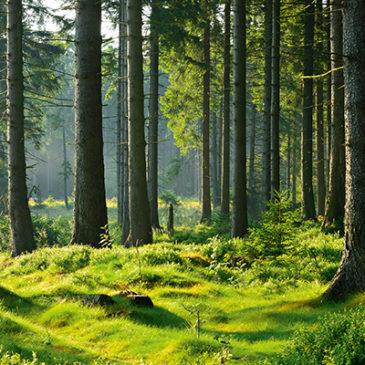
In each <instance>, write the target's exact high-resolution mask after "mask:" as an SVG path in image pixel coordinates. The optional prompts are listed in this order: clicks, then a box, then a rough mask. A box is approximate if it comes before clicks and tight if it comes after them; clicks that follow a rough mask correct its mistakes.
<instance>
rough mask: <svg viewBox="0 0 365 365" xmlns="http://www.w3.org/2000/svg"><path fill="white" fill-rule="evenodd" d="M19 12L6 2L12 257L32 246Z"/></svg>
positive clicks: (13, 1)
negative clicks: (26, 170)
mask: <svg viewBox="0 0 365 365" xmlns="http://www.w3.org/2000/svg"><path fill="white" fill-rule="evenodd" d="M22 40H23V12H22V1H21V0H8V2H7V59H6V60H7V117H8V118H7V119H8V121H7V122H8V140H7V142H8V199H9V201H8V204H9V205H8V209H9V218H10V240H11V244H12V256H18V255H20V254H22V253H23V252H31V251H33V250H34V249H35V248H36V245H35V242H34V238H33V225H32V220H31V217H30V211H29V206H28V194H27V185H26V172H25V169H26V167H25V148H24V96H23V93H24V84H23V47H22Z"/></svg>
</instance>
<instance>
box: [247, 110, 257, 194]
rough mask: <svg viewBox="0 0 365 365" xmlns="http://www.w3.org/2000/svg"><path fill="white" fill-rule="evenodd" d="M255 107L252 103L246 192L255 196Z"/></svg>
mask: <svg viewBox="0 0 365 365" xmlns="http://www.w3.org/2000/svg"><path fill="white" fill-rule="evenodd" d="M256 116H257V110H256V105H255V104H254V103H252V109H251V134H250V160H249V167H248V190H249V192H250V194H251V195H253V194H255V147H256Z"/></svg>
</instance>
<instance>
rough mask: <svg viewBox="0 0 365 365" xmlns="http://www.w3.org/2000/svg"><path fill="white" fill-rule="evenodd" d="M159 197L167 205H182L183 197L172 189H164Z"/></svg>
mask: <svg viewBox="0 0 365 365" xmlns="http://www.w3.org/2000/svg"><path fill="white" fill-rule="evenodd" d="M159 198H160V199H161V200H162V201H163V202H164V203H165V204H167V205H169V204H173V205H180V204H181V199H180V197H178V196H177V195H175V193H174V192H172V191H171V190H164V191H163V192H162V193H161V194H160V195H159Z"/></svg>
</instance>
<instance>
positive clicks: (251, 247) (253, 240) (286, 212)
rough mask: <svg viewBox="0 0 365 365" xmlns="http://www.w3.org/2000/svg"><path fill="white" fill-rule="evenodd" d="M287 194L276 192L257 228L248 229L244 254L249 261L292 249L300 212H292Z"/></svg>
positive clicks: (296, 210)
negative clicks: (248, 234) (248, 233)
mask: <svg viewBox="0 0 365 365" xmlns="http://www.w3.org/2000/svg"><path fill="white" fill-rule="evenodd" d="M287 195H288V192H276V193H275V196H274V199H273V200H272V201H270V202H269V203H268V210H267V211H266V212H265V213H264V214H263V218H262V221H261V222H260V224H259V226H258V227H255V228H252V229H250V237H249V240H248V242H247V245H246V248H245V254H246V255H247V256H248V257H249V258H251V259H257V258H261V259H262V258H268V257H276V256H279V255H281V254H283V253H285V252H288V251H290V250H292V249H293V244H294V243H295V233H296V232H297V229H298V226H299V225H300V222H301V211H300V210H299V209H295V210H292V203H291V200H290V199H289V198H288V197H287Z"/></svg>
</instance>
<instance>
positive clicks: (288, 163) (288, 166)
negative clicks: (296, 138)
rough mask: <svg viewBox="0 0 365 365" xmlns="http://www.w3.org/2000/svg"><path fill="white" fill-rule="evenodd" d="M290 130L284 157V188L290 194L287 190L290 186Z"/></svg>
mask: <svg viewBox="0 0 365 365" xmlns="http://www.w3.org/2000/svg"><path fill="white" fill-rule="evenodd" d="M291 142H292V139H291V131H289V132H288V150H287V158H286V189H287V190H288V195H290V193H289V190H290V187H291V148H292V146H291Z"/></svg>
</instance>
